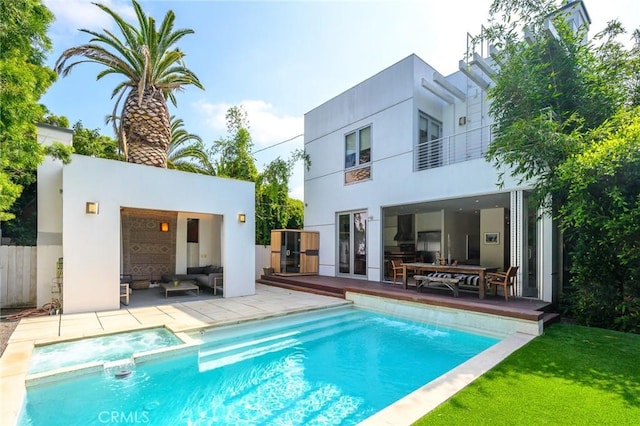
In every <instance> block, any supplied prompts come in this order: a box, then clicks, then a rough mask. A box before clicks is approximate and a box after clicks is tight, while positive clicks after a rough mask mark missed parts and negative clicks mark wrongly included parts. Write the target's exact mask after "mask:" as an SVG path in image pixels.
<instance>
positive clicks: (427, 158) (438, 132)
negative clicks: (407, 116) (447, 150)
mask: <svg viewBox="0 0 640 426" xmlns="http://www.w3.org/2000/svg"><path fill="white" fill-rule="evenodd" d="M418 127H419V128H418V159H417V160H418V161H417V166H418V170H424V169H430V168H433V167H440V166H441V165H442V123H441V122H439V121H437V120H435V119H434V118H432V117H429V116H428V115H427V114H425V113H423V112H420V119H419V123H418Z"/></svg>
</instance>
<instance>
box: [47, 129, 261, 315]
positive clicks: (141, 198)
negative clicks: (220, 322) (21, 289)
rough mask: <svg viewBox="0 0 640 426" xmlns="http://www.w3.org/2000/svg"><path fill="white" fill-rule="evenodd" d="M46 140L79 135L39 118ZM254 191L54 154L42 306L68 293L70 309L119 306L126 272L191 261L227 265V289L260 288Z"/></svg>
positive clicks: (176, 269) (233, 183)
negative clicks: (257, 282)
mask: <svg viewBox="0 0 640 426" xmlns="http://www.w3.org/2000/svg"><path fill="white" fill-rule="evenodd" d="M38 138H39V141H40V143H43V144H50V143H52V142H55V141H57V142H61V143H66V144H71V140H72V133H71V131H69V130H67V129H60V128H58V127H53V126H47V125H39V127H38ZM254 194H255V188H254V184H253V183H251V182H244V181H239V180H234V179H223V178H218V177H211V176H203V175H198V174H194V173H185V172H180V171H176V170H168V169H160V168H156V167H149V166H143V165H137V164H130V163H126V162H122V161H114V160H105V159H99V158H92V157H87V156H82V155H75V154H74V155H73V158H72V161H71V162H70V163H69V164H66V165H63V164H62V163H61V162H60V161H59V160H53V159H51V158H48V159H47V160H45V162H44V163H43V164H42V165H41V166H40V167H39V168H38V241H37V244H38V259H37V304H38V306H42V305H43V304H45V303H48V302H50V301H51V299H52V297H61V298H62V301H63V310H64V312H65V313H77V312H89V311H104V310H113V309H119V307H120V300H121V299H120V274H121V273H122V272H123V271H128V272H132V273H133V274H134V275H138V276H140V277H145V278H146V279H157V278H159V277H160V275H161V274H164V273H178V274H180V273H185V272H186V268H187V266H205V265H216V266H223V268H224V290H223V297H236V296H244V295H251V294H254V293H255V277H254V269H255V268H254V262H255V224H254V218H255V195H254ZM240 215H244V218H243V219H244V221H242V220H240ZM60 259H61V260H62V262H59V260H60ZM60 264H61V265H62V271H60V272H59V271H58V270H57V267H58V265H60ZM60 275H62V277H61V279H60V278H59V276H60ZM58 281H61V282H62V294H58V293H59V292H58V287H57V286H56V283H57V282H58ZM56 292H58V293H56Z"/></svg>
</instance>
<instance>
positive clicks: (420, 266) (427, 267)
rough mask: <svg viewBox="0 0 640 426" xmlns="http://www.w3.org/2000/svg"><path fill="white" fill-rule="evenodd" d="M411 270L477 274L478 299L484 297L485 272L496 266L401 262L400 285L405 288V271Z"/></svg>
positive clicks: (495, 269)
mask: <svg viewBox="0 0 640 426" xmlns="http://www.w3.org/2000/svg"><path fill="white" fill-rule="evenodd" d="M409 270H412V271H415V272H420V271H426V272H440V273H449V274H461V275H478V276H479V277H480V278H479V280H478V287H479V288H478V290H479V297H480V299H484V294H485V274H486V273H487V272H495V271H497V270H498V268H494V267H486V266H480V265H442V264H433V263H421V262H412V263H403V264H402V272H403V275H402V285H403V286H404V288H405V289H406V288H407V271H409Z"/></svg>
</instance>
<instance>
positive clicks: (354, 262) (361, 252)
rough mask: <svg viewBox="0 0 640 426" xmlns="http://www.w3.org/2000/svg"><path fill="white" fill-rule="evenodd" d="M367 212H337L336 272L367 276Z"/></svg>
mask: <svg viewBox="0 0 640 426" xmlns="http://www.w3.org/2000/svg"><path fill="white" fill-rule="evenodd" d="M367 217H368V216H367V212H366V211H354V212H348V213H339V214H338V218H337V222H338V239H337V241H338V247H337V253H338V259H337V260H338V274H339V275H349V276H359V277H366V276H367Z"/></svg>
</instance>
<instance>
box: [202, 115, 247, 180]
mask: <svg viewBox="0 0 640 426" xmlns="http://www.w3.org/2000/svg"><path fill="white" fill-rule="evenodd" d="M226 119H227V133H228V134H229V136H228V137H227V138H222V139H218V140H217V141H214V142H213V147H212V150H211V155H212V156H213V157H217V160H216V161H215V169H216V175H217V176H220V177H232V178H235V179H241V180H246V181H249V182H256V181H257V180H258V169H257V167H256V164H255V159H254V158H253V156H252V155H251V150H252V149H253V142H252V141H251V133H249V119H248V117H247V112H246V111H245V110H244V109H243V108H242V107H236V106H233V107H231V108H229V110H228V111H227V114H226Z"/></svg>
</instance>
